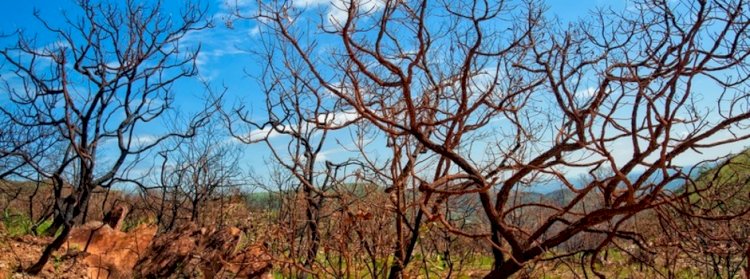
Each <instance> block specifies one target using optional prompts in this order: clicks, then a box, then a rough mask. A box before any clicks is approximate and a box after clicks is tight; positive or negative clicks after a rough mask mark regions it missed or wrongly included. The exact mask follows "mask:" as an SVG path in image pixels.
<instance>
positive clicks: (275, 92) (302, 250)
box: [225, 40, 357, 278]
mask: <svg viewBox="0 0 750 279" xmlns="http://www.w3.org/2000/svg"><path fill="white" fill-rule="evenodd" d="M262 43H263V44H265V45H266V46H267V48H268V49H273V48H275V47H277V46H276V44H277V42H275V41H274V40H269V41H262ZM285 54H286V53H284V52H278V53H277V52H273V51H271V52H267V53H257V55H256V56H257V57H258V59H259V61H264V62H268V65H267V66H265V67H264V70H263V72H262V74H261V76H259V77H256V78H257V79H258V83H259V84H260V85H261V88H262V89H263V93H264V95H265V99H266V103H265V104H266V108H265V113H266V115H265V118H267V120H265V121H257V120H253V118H252V116H250V115H249V114H248V113H249V112H248V110H247V108H246V107H244V106H239V107H236V108H233V111H231V112H227V113H225V118H226V122H227V124H228V127H229V130H230V132H231V134H232V135H233V136H234V138H235V139H237V140H239V141H241V142H242V143H245V144H253V143H261V142H262V143H265V145H266V146H267V147H268V149H269V150H270V151H271V157H272V158H271V159H272V160H273V161H274V162H275V166H277V167H280V168H281V170H280V171H281V173H283V174H285V175H287V179H284V180H285V181H286V182H287V183H280V184H277V185H271V186H270V187H269V185H265V187H264V188H265V190H267V191H278V192H284V193H287V194H289V195H287V197H289V198H291V199H289V200H286V201H285V202H286V205H287V206H290V207H287V209H288V211H285V213H284V216H285V217H287V218H288V219H285V220H283V222H285V223H286V224H289V226H290V228H288V229H290V230H291V231H292V234H291V236H290V239H289V240H288V241H289V243H290V244H293V245H291V246H290V247H289V258H290V259H291V261H293V262H294V264H298V265H299V267H300V268H299V271H300V272H299V274H298V276H299V277H301V278H306V277H307V276H308V275H309V274H310V273H314V272H315V271H314V270H316V269H317V267H315V265H316V264H317V261H318V252H319V250H320V247H321V242H322V241H323V233H322V228H321V224H320V223H321V222H322V221H321V219H322V218H325V214H323V210H324V207H325V206H326V204H325V203H326V202H327V200H328V199H330V198H334V197H336V196H337V194H336V187H337V184H339V183H340V182H341V181H343V180H345V179H346V177H347V175H340V174H343V173H344V172H340V171H339V169H344V168H345V167H347V166H348V165H351V164H350V162H344V163H340V164H336V163H333V162H331V161H329V160H326V159H325V158H323V156H324V155H323V153H324V150H323V148H324V147H327V146H326V144H327V142H328V141H327V139H328V137H329V132H331V131H333V130H337V129H340V128H342V127H345V126H347V125H348V124H349V123H353V122H355V121H356V120H357V119H356V118H350V116H351V115H349V114H347V112H346V111H345V109H344V108H343V107H342V106H341V105H340V103H339V102H336V101H333V102H332V101H331V99H330V97H329V96H328V93H327V92H326V91H325V88H322V87H318V86H315V85H312V84H309V83H307V82H306V80H309V79H310V76H308V75H309V73H308V72H305V71H296V70H295V71H288V69H287V68H282V67H278V66H277V61H279V62H278V63H282V64H289V65H302V64H301V63H303V61H300V60H297V59H294V58H293V57H288V56H286V55H285ZM292 67H293V68H294V66H292ZM274 139H276V140H278V141H279V142H272V140H274ZM328 148H330V147H328ZM300 208H301V209H300ZM297 213H300V214H297ZM300 215H301V216H300ZM295 242H297V244H296V245H294V243H295ZM298 253H299V254H298ZM298 259H301V260H300V262H299V263H297V262H296V261H297V260H298Z"/></svg>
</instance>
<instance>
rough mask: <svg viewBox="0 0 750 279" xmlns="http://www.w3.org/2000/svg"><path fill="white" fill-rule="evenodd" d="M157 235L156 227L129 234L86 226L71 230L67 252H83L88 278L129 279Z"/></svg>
mask: <svg viewBox="0 0 750 279" xmlns="http://www.w3.org/2000/svg"><path fill="white" fill-rule="evenodd" d="M155 234H156V227H154V226H141V227H138V228H135V229H134V230H133V231H131V232H129V233H125V232H121V231H119V230H114V229H112V228H111V227H110V226H109V225H107V224H103V223H102V222H89V223H86V224H85V225H83V226H79V227H76V228H73V230H72V231H71V233H70V236H69V237H68V243H67V245H68V248H69V249H68V250H69V253H72V252H70V251H82V252H83V262H84V263H86V264H87V265H88V270H89V276H90V277H91V278H129V277H130V270H132V268H133V266H135V263H136V262H137V261H138V259H139V258H141V256H142V254H143V252H144V251H146V249H147V247H148V246H149V244H150V243H151V240H152V239H153V237H154V235H155Z"/></svg>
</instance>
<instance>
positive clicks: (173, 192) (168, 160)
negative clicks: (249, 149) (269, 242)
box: [131, 120, 246, 231]
mask: <svg viewBox="0 0 750 279" xmlns="http://www.w3.org/2000/svg"><path fill="white" fill-rule="evenodd" d="M217 122H218V120H214V121H210V122H207V123H208V124H207V125H206V126H205V127H203V128H201V129H198V130H197V131H196V135H195V136H194V137H192V138H189V139H182V138H176V139H174V140H172V141H171V142H170V143H169V144H165V145H166V146H164V147H163V149H162V150H161V151H160V152H158V155H159V158H160V159H161V160H156V161H155V162H154V166H153V167H152V170H154V171H153V172H152V174H151V175H150V178H151V179H150V180H147V181H138V180H132V181H131V182H132V183H135V184H137V185H139V186H140V189H141V190H142V191H141V198H142V201H143V203H144V205H145V206H147V207H149V208H148V210H149V211H151V212H153V213H154V215H155V216H156V220H157V225H158V226H159V227H160V228H161V229H162V230H163V231H169V230H172V229H173V228H175V225H178V224H179V223H180V222H192V223H196V224H198V225H199V226H201V227H203V226H205V225H208V224H209V223H210V224H214V225H219V226H222V225H225V224H224V221H225V217H226V216H225V214H224V213H225V212H224V211H223V210H224V209H225V208H224V207H223V206H224V205H225V203H227V202H228V199H229V198H230V196H231V195H233V194H234V192H236V191H239V190H240V187H241V186H243V185H244V184H245V182H246V177H245V175H244V173H243V171H242V169H241V168H240V167H239V163H240V157H241V152H240V151H241V150H240V149H239V146H237V144H236V143H234V142H230V141H228V140H227V136H226V135H224V134H223V133H222V132H221V131H220V129H221V127H222V126H221V123H217ZM214 218H219V219H218V220H216V219H214Z"/></svg>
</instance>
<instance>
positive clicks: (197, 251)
mask: <svg viewBox="0 0 750 279" xmlns="http://www.w3.org/2000/svg"><path fill="white" fill-rule="evenodd" d="M241 238H242V232H241V231H240V230H239V229H237V228H234V227H229V228H224V229H220V230H215V229H207V228H198V227H197V226H195V225H194V224H189V225H185V226H183V227H180V228H177V229H176V230H174V231H172V232H168V233H165V234H163V235H160V236H158V237H156V238H155V239H154V241H153V243H152V245H151V246H150V247H149V249H148V251H146V253H145V255H144V256H143V257H142V258H141V259H140V260H139V261H138V263H137V264H136V266H135V268H134V272H135V274H134V275H135V276H136V277H139V278H183V277H189V278H261V277H263V276H264V275H265V276H267V275H268V273H269V271H270V269H271V258H270V256H268V254H267V253H266V249H265V247H263V246H262V245H260V246H258V245H251V246H248V247H240V243H241V241H240V240H241Z"/></svg>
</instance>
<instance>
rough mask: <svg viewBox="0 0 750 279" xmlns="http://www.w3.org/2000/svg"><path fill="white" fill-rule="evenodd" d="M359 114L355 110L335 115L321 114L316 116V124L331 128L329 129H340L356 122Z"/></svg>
mask: <svg viewBox="0 0 750 279" xmlns="http://www.w3.org/2000/svg"><path fill="white" fill-rule="evenodd" d="M357 118H359V114H358V113H357V112H356V111H355V110H348V111H341V112H335V113H331V112H329V113H323V114H320V115H318V119H317V121H318V123H319V124H323V125H328V126H331V128H334V129H335V128H341V127H342V126H344V125H347V124H348V123H349V122H352V121H354V120H357Z"/></svg>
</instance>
